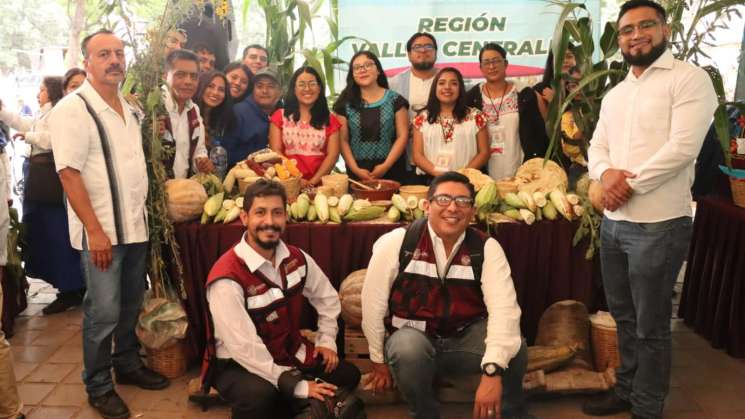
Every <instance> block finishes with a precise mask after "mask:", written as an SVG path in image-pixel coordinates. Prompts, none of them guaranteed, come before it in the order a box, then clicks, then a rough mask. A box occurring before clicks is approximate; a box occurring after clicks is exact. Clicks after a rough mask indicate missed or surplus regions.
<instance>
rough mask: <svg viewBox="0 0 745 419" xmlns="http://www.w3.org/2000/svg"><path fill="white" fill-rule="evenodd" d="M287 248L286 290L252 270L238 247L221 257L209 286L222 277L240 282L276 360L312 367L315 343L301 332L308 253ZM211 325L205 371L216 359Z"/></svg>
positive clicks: (250, 312) (282, 266)
mask: <svg viewBox="0 0 745 419" xmlns="http://www.w3.org/2000/svg"><path fill="white" fill-rule="evenodd" d="M287 248H288V249H289V251H290V255H289V256H288V257H286V258H285V259H284V260H283V261H282V262H280V264H279V271H280V274H281V276H282V283H283V285H284V290H283V289H282V288H280V287H278V286H277V285H276V284H274V283H273V282H272V281H270V280H269V279H267V278H266V277H265V276H264V275H262V274H261V272H259V271H258V270H257V271H256V272H254V273H252V272H251V271H250V270H249V269H248V267H247V266H246V264H245V263H244V262H243V260H242V259H241V258H240V257H238V255H237V254H236V253H235V248H233V249H231V250H229V251H228V252H226V253H225V254H224V255H222V256H221V257H220V259H218V260H217V262H216V263H215V265H214V266H213V267H212V269H211V270H210V273H209V276H208V277H207V287H209V286H210V285H211V284H212V283H214V282H215V281H217V280H219V279H232V280H233V281H235V282H237V283H238V284H240V286H241V288H243V295H244V296H245V298H246V301H245V308H246V312H247V313H248V316H249V317H250V318H251V321H252V322H253V324H254V326H256V331H257V333H258V335H259V337H260V338H261V340H262V341H263V342H264V345H266V348H267V350H269V353H270V354H271V355H272V358H274V362H275V363H276V364H278V365H283V366H288V367H310V366H311V365H312V364H313V351H314V346H313V344H312V343H311V342H310V341H309V340H307V339H305V338H304V337H303V336H302V335H301V334H300V317H301V314H302V308H303V302H304V297H303V288H304V287H305V278H306V275H307V271H306V270H307V265H306V263H305V256H304V255H303V253H302V252H301V251H300V250H299V249H298V248H296V247H294V246H287ZM211 328H212V322H211V321H208V322H207V349H206V350H205V357H204V358H205V359H204V361H205V362H204V363H203V365H202V371H203V374H204V372H206V371H207V370H209V363H210V362H211V361H213V360H214V359H215V358H216V357H215V354H216V352H215V347H214V336H213V332H212V330H211ZM303 348H304V349H303ZM298 356H302V359H298Z"/></svg>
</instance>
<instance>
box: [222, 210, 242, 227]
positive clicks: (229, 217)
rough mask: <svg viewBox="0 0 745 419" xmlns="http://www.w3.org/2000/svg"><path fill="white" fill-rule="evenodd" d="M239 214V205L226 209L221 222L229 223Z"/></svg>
mask: <svg viewBox="0 0 745 419" xmlns="http://www.w3.org/2000/svg"><path fill="white" fill-rule="evenodd" d="M240 214H241V209H240V208H239V207H233V208H231V209H230V211H228V213H227V214H226V215H225V219H224V220H222V223H223V224H230V223H232V222H233V221H235V219H236V218H238V216H239V215H240Z"/></svg>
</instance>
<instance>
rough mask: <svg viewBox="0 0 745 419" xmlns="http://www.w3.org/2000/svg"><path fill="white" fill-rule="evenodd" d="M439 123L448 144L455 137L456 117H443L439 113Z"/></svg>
mask: <svg viewBox="0 0 745 419" xmlns="http://www.w3.org/2000/svg"><path fill="white" fill-rule="evenodd" d="M437 123H438V124H439V125H440V130H441V131H442V139H443V141H445V143H446V144H447V143H450V142H452V141H453V139H454V138H453V132H454V131H455V118H452V117H450V118H443V117H442V116H440V115H438V116H437Z"/></svg>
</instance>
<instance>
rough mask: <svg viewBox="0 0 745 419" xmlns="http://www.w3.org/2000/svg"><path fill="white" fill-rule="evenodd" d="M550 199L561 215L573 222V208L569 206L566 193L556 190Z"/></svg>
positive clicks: (552, 192)
mask: <svg viewBox="0 0 745 419" xmlns="http://www.w3.org/2000/svg"><path fill="white" fill-rule="evenodd" d="M549 198H551V202H552V203H553V204H554V207H556V210H557V211H559V214H561V215H562V216H563V217H564V218H566V219H567V220H570V221H571V220H572V206H571V205H570V204H569V201H567V198H566V196H565V195H564V192H562V191H560V190H559V189H554V190H553V191H551V193H550V194H549Z"/></svg>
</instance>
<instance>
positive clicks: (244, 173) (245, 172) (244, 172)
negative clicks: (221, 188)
mask: <svg viewBox="0 0 745 419" xmlns="http://www.w3.org/2000/svg"><path fill="white" fill-rule="evenodd" d="M230 171H231V172H233V176H234V177H235V178H236V179H243V178H247V177H253V176H256V172H254V171H253V170H251V169H239V168H237V167H233V168H232V169H230ZM226 190H227V189H226Z"/></svg>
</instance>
